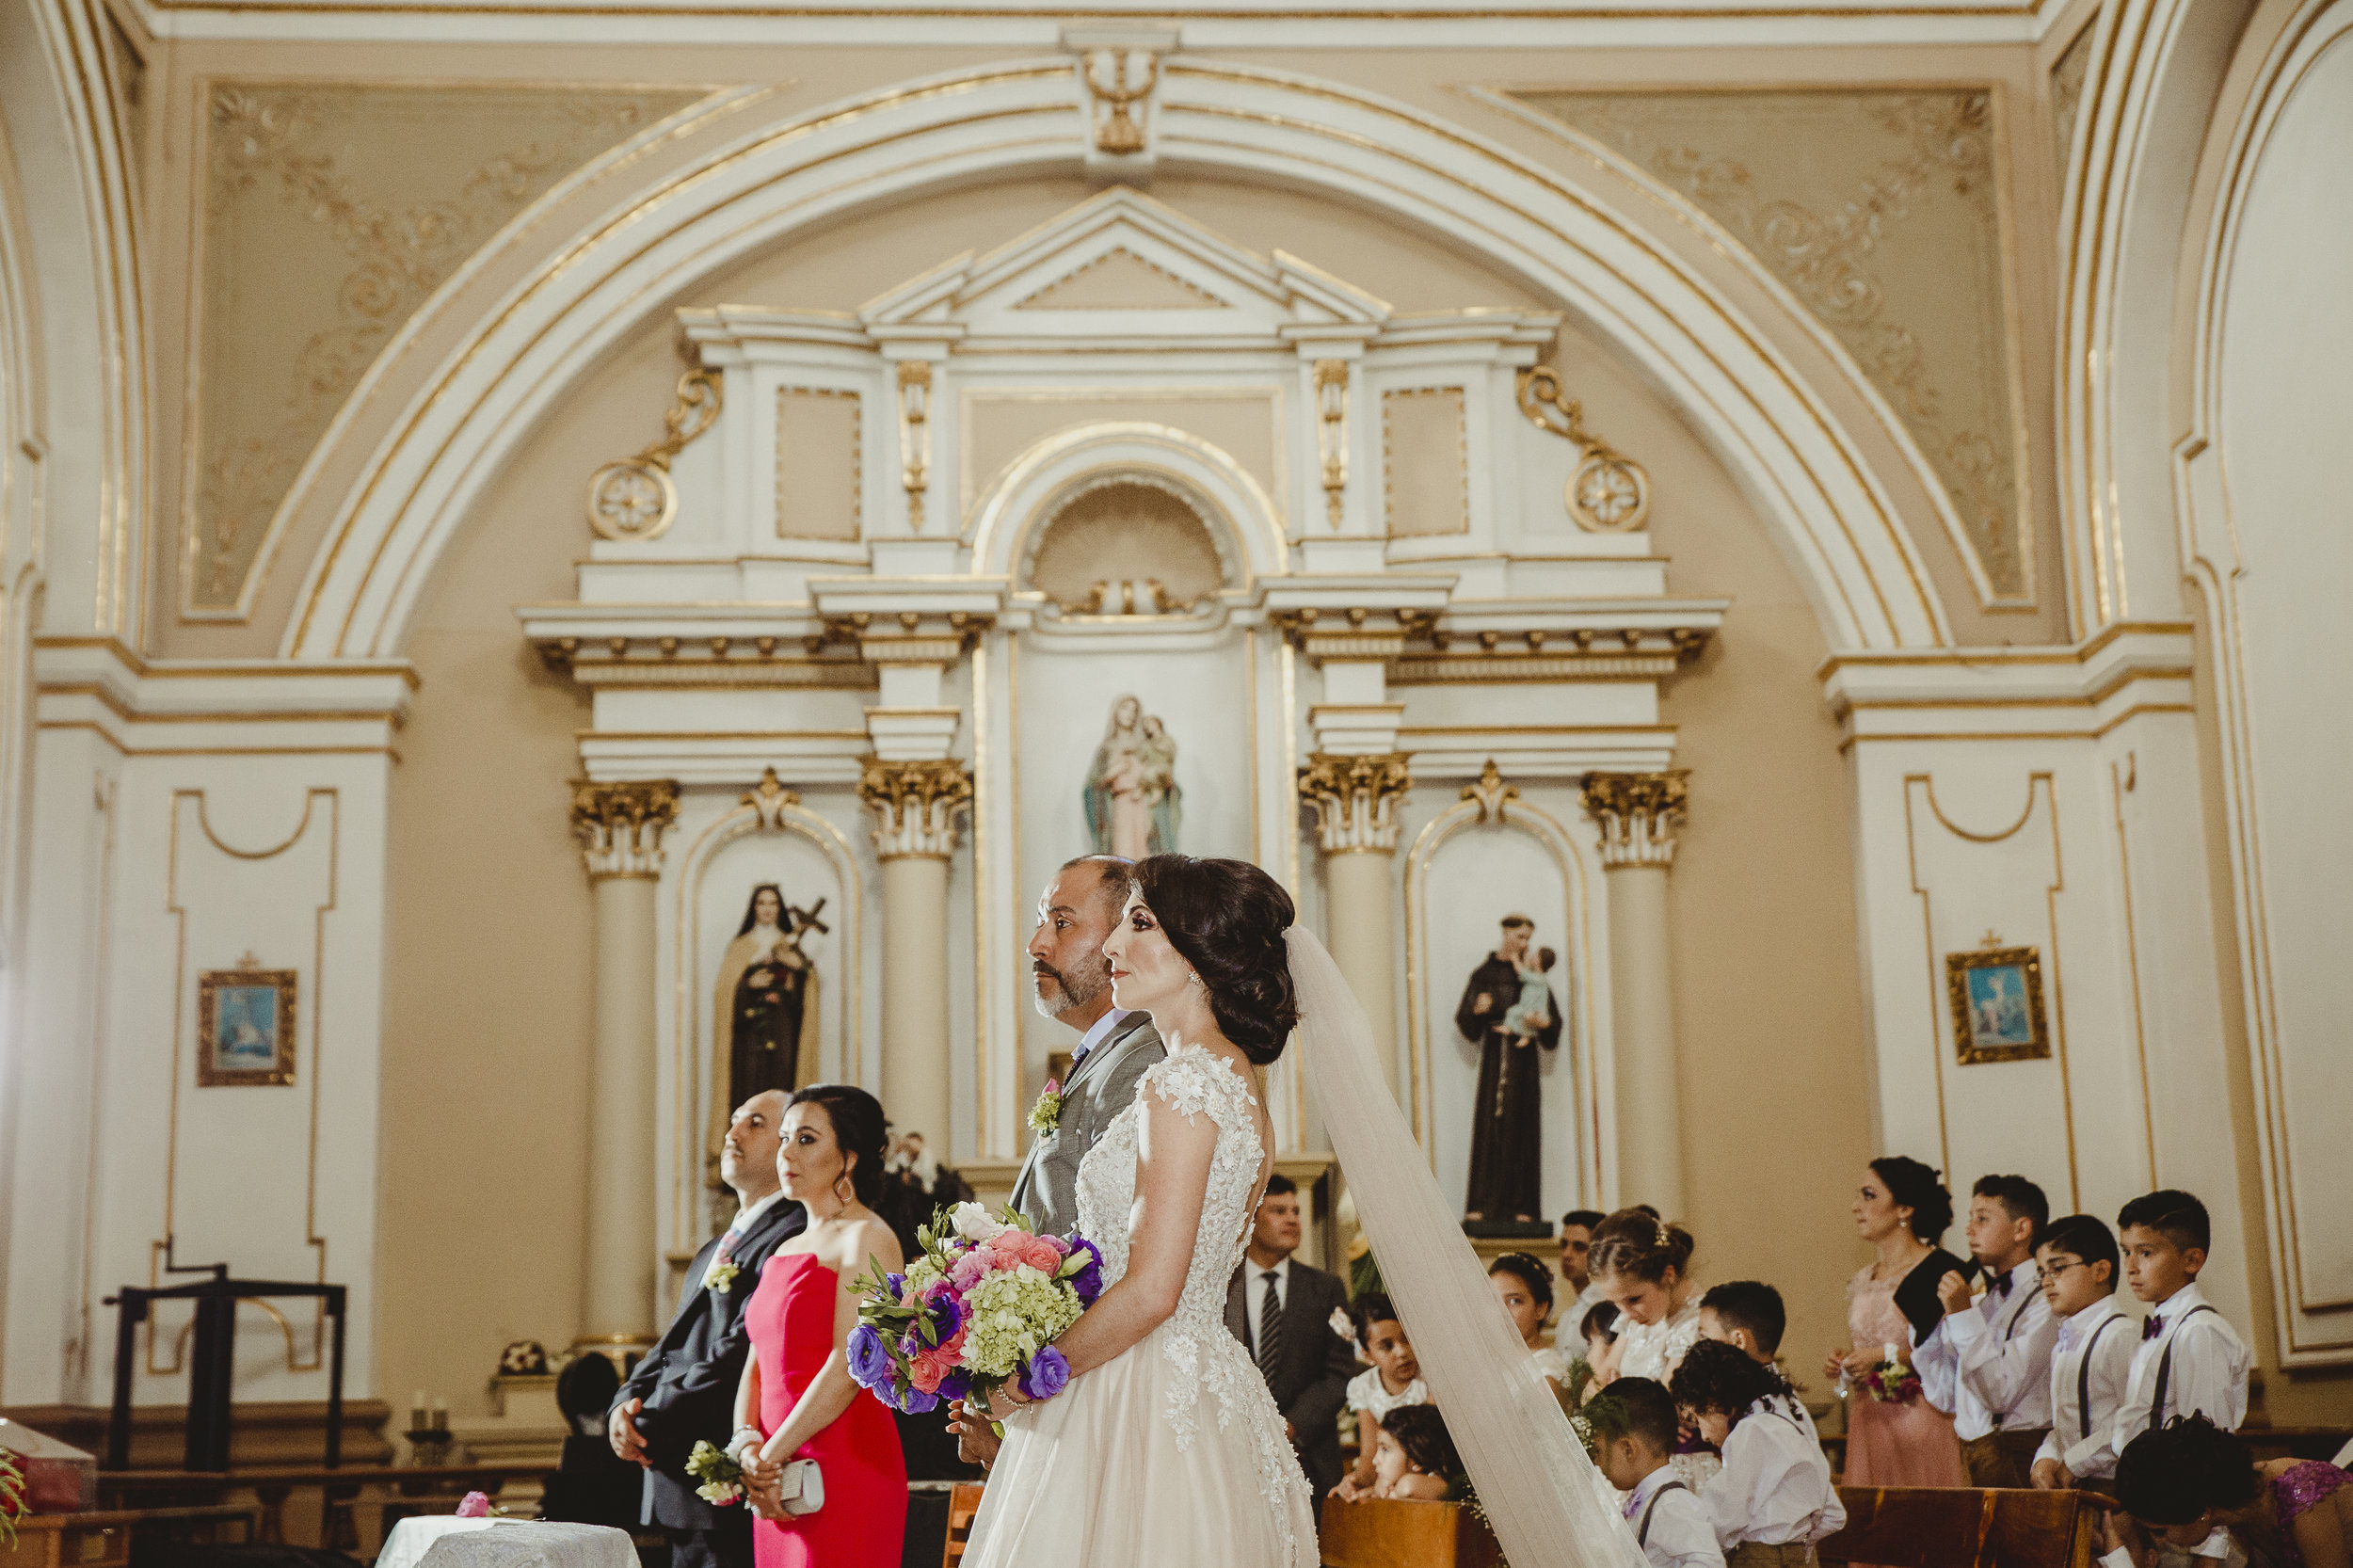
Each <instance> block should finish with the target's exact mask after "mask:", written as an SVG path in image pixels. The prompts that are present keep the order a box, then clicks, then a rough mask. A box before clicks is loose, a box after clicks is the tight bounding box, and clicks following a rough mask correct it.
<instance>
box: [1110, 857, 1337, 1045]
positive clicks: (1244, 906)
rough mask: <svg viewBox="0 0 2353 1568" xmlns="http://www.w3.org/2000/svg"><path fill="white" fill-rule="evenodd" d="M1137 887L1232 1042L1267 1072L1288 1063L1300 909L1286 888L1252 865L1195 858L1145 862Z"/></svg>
mask: <svg viewBox="0 0 2353 1568" xmlns="http://www.w3.org/2000/svg"><path fill="white" fill-rule="evenodd" d="M1131 885H1132V886H1133V887H1134V888H1135V890H1136V892H1137V893H1138V894H1139V895H1140V896H1141V897H1142V898H1143V900H1144V904H1145V906H1146V907H1148V908H1149V909H1150V910H1151V911H1152V918H1153V919H1154V920H1158V921H1160V930H1161V932H1162V934H1164V935H1165V936H1167V937H1168V942H1169V946H1171V947H1173V948H1175V949H1176V950H1177V952H1178V953H1179V954H1180V955H1181V956H1182V957H1183V958H1184V960H1185V962H1186V963H1188V964H1191V965H1192V966H1193V970H1194V972H1195V973H1197V974H1199V975H1200V976H1201V984H1203V986H1205V987H1206V988H1207V989H1208V991H1209V1012H1210V1015H1211V1016H1214V1017H1215V1018H1216V1019H1217V1027H1218V1028H1219V1029H1220V1030H1222V1031H1223V1032H1225V1038H1227V1039H1228V1040H1231V1041H1232V1042H1233V1043H1234V1044H1235V1045H1237V1046H1239V1047H1240V1048H1241V1053H1242V1054H1243V1055H1244V1056H1246V1057H1248V1058H1250V1060H1251V1061H1253V1062H1255V1063H1257V1064H1258V1065H1259V1066H1262V1067H1263V1066H1265V1065H1266V1064H1268V1063H1270V1062H1273V1060H1274V1059H1275V1058H1277V1057H1279V1056H1281V1055H1282V1054H1283V1046H1284V1043H1285V1042H1286V1041H1288V1040H1289V1038H1290V1033H1291V1028H1292V1026H1293V1025H1295V1024H1297V1023H1298V1022H1299V1000H1298V998H1297V996H1296V995H1294V994H1293V992H1292V989H1291V963H1290V948H1289V944H1288V943H1286V942H1285V941H1284V939H1283V933H1284V932H1285V931H1287V930H1289V927H1290V924H1291V922H1292V920H1295V919H1296V918H1297V916H1298V910H1297V909H1296V908H1295V907H1294V906H1293V905H1292V904H1291V896H1290V894H1289V893H1287V892H1285V891H1283V885H1282V884H1281V883H1279V882H1277V881H1275V880H1274V878H1273V877H1271V876H1269V875H1267V873H1266V872H1262V871H1260V870H1259V869H1258V868H1257V867H1256V866H1254V865H1252V864H1251V863H1250V862H1249V861H1247V860H1196V859H1194V858H1193V856H1190V855H1155V856H1151V857H1150V858H1149V859H1144V860H1139V861H1137V862H1136V869H1135V873H1134V875H1133V877H1132V878H1131Z"/></svg>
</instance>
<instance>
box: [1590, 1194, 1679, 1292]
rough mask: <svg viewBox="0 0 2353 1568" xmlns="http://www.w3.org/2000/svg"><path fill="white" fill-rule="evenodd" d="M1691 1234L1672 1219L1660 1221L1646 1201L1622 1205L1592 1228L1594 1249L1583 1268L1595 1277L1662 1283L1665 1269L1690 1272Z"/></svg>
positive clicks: (1664, 1280)
mask: <svg viewBox="0 0 2353 1568" xmlns="http://www.w3.org/2000/svg"><path fill="white" fill-rule="evenodd" d="M1697 1244H1698V1243H1696V1242H1694V1241H1693V1240H1691V1233H1690V1232H1689V1231H1688V1230H1686V1229H1684V1228H1683V1227H1682V1226H1681V1225H1679V1224H1675V1223H1674V1222H1673V1221H1672V1220H1661V1219H1660V1218H1659V1217H1658V1213H1657V1210H1656V1209H1654V1208H1651V1207H1650V1206H1649V1205H1648V1204H1641V1205H1638V1206H1636V1207H1635V1208H1621V1209H1619V1210H1618V1211H1617V1212H1616V1213H1615V1214H1612V1215H1610V1216H1609V1218H1608V1219H1606V1220H1604V1221H1602V1223H1601V1224H1599V1225H1597V1226H1595V1227H1594V1229H1593V1251H1592V1252H1591V1253H1589V1254H1587V1255H1586V1267H1588V1268H1589V1269H1591V1270H1592V1271H1593V1278H1595V1279H1609V1278H1610V1277H1612V1276H1614V1275H1624V1276H1625V1277H1626V1278H1628V1279H1639V1280H1645V1281H1647V1282H1649V1283H1650V1284H1652V1285H1663V1284H1665V1283H1666V1280H1667V1271H1668V1270H1669V1269H1673V1271H1674V1272H1676V1274H1678V1275H1682V1274H1687V1273H1689V1272H1690V1271H1691V1249H1692V1248H1693V1247H1694V1246H1696V1245H1697Z"/></svg>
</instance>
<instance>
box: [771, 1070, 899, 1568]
mask: <svg viewBox="0 0 2353 1568" xmlns="http://www.w3.org/2000/svg"><path fill="white" fill-rule="evenodd" d="M884 1137H885V1133H884V1122H883V1112H882V1107H881V1105H880V1104H878V1103H877V1102H876V1101H875V1099H874V1096H872V1095H870V1094H868V1093H866V1091H865V1090H863V1089H854V1088H850V1087H848V1086H847V1085H843V1084H835V1083H817V1084H811V1085H809V1086H808V1088H806V1089H803V1090H801V1091H799V1092H798V1093H797V1094H795V1095H794V1096H792V1101H791V1103H790V1105H789V1107H788V1108H787V1109H786V1111H785V1113H784V1144H783V1146H782V1147H781V1148H780V1149H779V1150H778V1151H777V1154H776V1168H777V1170H778V1172H779V1173H780V1174H781V1175H782V1176H783V1178H784V1193H785V1196H786V1197H787V1198H791V1199H796V1200H798V1201H799V1202H800V1203H801V1204H802V1205H804V1206H805V1207H806V1208H808V1229H807V1230H805V1231H803V1232H802V1233H801V1234H800V1235H799V1236H797V1237H794V1238H793V1239H792V1240H790V1241H787V1242H786V1243H785V1244H784V1245H783V1246H781V1247H779V1248H778V1249H777V1250H776V1253H775V1254H774V1255H773V1256H770V1258H769V1259H768V1261H767V1264H766V1265H765V1266H764V1267H763V1268H762V1269H761V1270H760V1288H758V1289H757V1290H755V1291H753V1292H752V1299H751V1300H750V1301H749V1302H748V1303H746V1304H745V1305H744V1330H745V1332H746V1333H747V1334H748V1335H749V1336H750V1338H751V1354H750V1356H749V1358H748V1359H747V1360H746V1362H745V1364H744V1382H743V1384H742V1385H741V1387H740V1388H739V1389H738V1391H737V1394H736V1405H735V1410H736V1415H735V1420H736V1427H737V1432H736V1435H735V1437H734V1439H733V1440H732V1441H731V1442H730V1443H729V1445H728V1447H729V1448H730V1450H732V1451H734V1452H735V1453H736V1454H737V1457H738V1460H739V1462H741V1461H744V1460H745V1459H748V1460H749V1461H750V1462H751V1463H749V1464H745V1466H744V1469H745V1480H746V1482H747V1491H748V1496H747V1498H746V1501H747V1502H749V1503H750V1504H751V1506H752V1507H753V1509H754V1511H755V1512H757V1513H758V1515H759V1517H758V1518H756V1519H754V1520H753V1522H752V1555H753V1560H754V1562H755V1563H756V1564H757V1565H758V1568H898V1562H899V1552H900V1546H901V1544H902V1540H903V1538H904V1534H905V1530H906V1510H907V1471H906V1462H905V1460H904V1458H903V1457H902V1456H901V1454H900V1451H899V1429H898V1426H897V1424H896V1423H895V1422H893V1421H892V1419H891V1416H890V1412H889V1411H888V1410H886V1409H885V1408H883V1405H882V1402H881V1401H880V1400H876V1399H875V1398H874V1397H873V1396H872V1395H871V1394H868V1393H866V1392H864V1391H863V1390H861V1389H860V1388H859V1387H858V1386H857V1385H856V1384H854V1383H852V1382H851V1381H850V1371H849V1363H848V1357H847V1352H846V1350H845V1346H846V1344H847V1342H848V1339H849V1335H850V1330H851V1329H852V1328H853V1327H855V1326H856V1322H857V1308H856V1298H855V1297H854V1296H853V1295H852V1293H851V1290H850V1283H851V1281H852V1280H853V1279H855V1278H856V1276H857V1275H859V1274H861V1273H863V1272H865V1271H866V1269H867V1268H868V1266H869V1264H870V1262H871V1261H872V1260H875V1259H879V1260H880V1261H881V1263H882V1265H883V1267H884V1269H886V1270H888V1271H895V1270H897V1269H898V1268H899V1266H900V1263H901V1257H900V1253H899V1240H898V1238H897V1237H895V1236H894V1235H892V1234H891V1231H890V1227H889V1226H888V1225H887V1224H884V1223H883V1221H882V1219H881V1217H880V1216H878V1215H877V1214H875V1212H874V1211H873V1209H872V1207H870V1206H871V1204H872V1200H873V1199H874V1198H875V1197H876V1196H877V1195H879V1193H880V1191H881V1187H882V1175H883V1143H884ZM802 1459H810V1460H815V1461H816V1462H817V1467H818V1469H819V1471H820V1472H821V1473H822V1475H823V1477H824V1495H825V1501H824V1507H822V1508H820V1509H818V1510H817V1511H816V1512H813V1513H802V1514H788V1513H786V1512H784V1511H783V1509H782V1507H781V1505H780V1504H779V1503H778V1502H777V1500H776V1488H777V1485H778V1483H779V1482H780V1481H781V1480H782V1478H783V1474H784V1466H785V1465H786V1464H789V1463H791V1462H792V1461H794V1460H802Z"/></svg>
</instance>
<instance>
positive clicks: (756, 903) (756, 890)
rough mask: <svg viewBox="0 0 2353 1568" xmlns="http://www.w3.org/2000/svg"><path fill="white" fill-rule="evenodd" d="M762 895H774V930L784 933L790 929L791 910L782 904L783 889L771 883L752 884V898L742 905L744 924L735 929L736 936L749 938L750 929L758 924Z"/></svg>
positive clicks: (788, 906)
mask: <svg viewBox="0 0 2353 1568" xmlns="http://www.w3.org/2000/svg"><path fill="white" fill-rule="evenodd" d="M762 893H774V894H776V928H777V929H778V930H780V931H785V932H790V931H791V930H792V908H791V906H790V905H788V904H786V903H785V902H784V889H783V888H780V887H778V886H777V885H776V884H775V883H773V882H761V883H756V884H754V886H753V888H752V896H751V897H750V899H748V900H747V901H745V903H744V923H743V924H742V925H739V926H737V927H736V928H735V934H736V935H737V936H750V935H751V931H752V927H753V926H755V925H758V924H759V923H760V894H762Z"/></svg>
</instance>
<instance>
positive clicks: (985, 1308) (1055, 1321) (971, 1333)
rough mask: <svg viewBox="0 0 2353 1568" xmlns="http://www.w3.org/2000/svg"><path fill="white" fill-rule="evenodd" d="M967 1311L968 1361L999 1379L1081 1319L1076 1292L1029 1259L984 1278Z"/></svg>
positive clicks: (966, 1363)
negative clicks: (1040, 1270)
mask: <svg viewBox="0 0 2353 1568" xmlns="http://www.w3.org/2000/svg"><path fill="white" fill-rule="evenodd" d="M965 1311H966V1314H967V1316H966V1318H965V1331H964V1361H965V1365H966V1366H968V1367H969V1368H972V1370H973V1371H975V1372H977V1373H979V1374H980V1375H981V1376H982V1377H984V1378H1001V1377H1010V1376H1012V1375H1013V1371H1014V1368H1016V1367H1018V1366H1019V1365H1020V1364H1021V1361H1022V1359H1023V1358H1024V1357H1026V1356H1032V1355H1035V1354H1036V1353H1037V1352H1039V1351H1040V1350H1041V1349H1043V1348H1044V1347H1045V1346H1047V1345H1048V1344H1050V1343H1051V1342H1052V1341H1053V1340H1054V1339H1055V1338H1056V1336H1059V1335H1061V1334H1062V1333H1063V1331H1064V1330H1065V1329H1067V1328H1069V1327H1070V1325H1071V1324H1073V1323H1075V1322H1077V1321H1078V1320H1079V1313H1080V1305H1079V1293H1078V1292H1077V1291H1076V1290H1074V1289H1072V1288H1070V1287H1069V1286H1067V1285H1064V1284H1062V1283H1060V1282H1059V1281H1056V1280H1053V1279H1049V1278H1048V1277H1047V1276H1046V1275H1045V1274H1043V1273H1041V1272H1038V1271H1037V1270H1035V1269H1032V1268H1031V1267H1030V1266H1029V1265H1028V1264H1026V1263H1025V1264H1023V1265H1021V1266H1020V1267H1019V1268H1017V1269H1007V1270H1003V1271H1001V1272H997V1273H993V1274H990V1275H989V1276H988V1277H987V1278H986V1279H984V1280H983V1281H981V1283H980V1284H979V1285H977V1286H975V1287H974V1288H973V1289H972V1293H971V1294H970V1295H968V1296H967V1297H966V1298H965Z"/></svg>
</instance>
